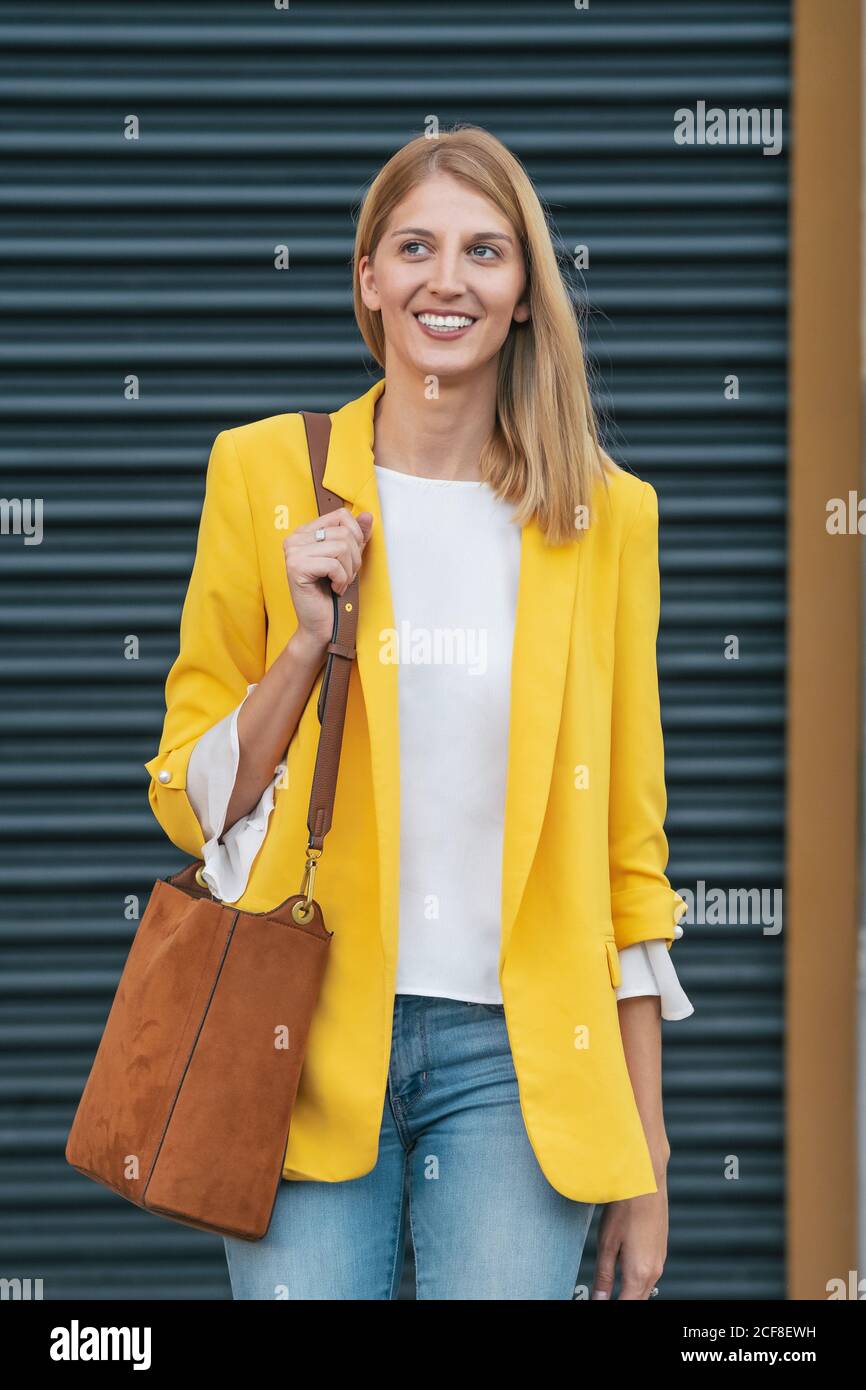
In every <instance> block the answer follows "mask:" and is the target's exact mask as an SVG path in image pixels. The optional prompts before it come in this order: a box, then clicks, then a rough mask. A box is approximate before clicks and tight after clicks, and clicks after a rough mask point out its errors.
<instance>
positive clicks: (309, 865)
mask: <svg viewBox="0 0 866 1390" xmlns="http://www.w3.org/2000/svg"><path fill="white" fill-rule="evenodd" d="M321 857H322V851H321V850H320V849H308V850H307V862H306V864H305V865H304V877H303V880H302V882H301V889H300V891H301V892H302V893H303V895H304V901H303V902H302V903H293V905H292V916H293V917H294V919H295V921H296V922H309V920H310V918H311V917H312V915H313V884H314V882H315V879H316V865H317V863H318V861H319V860H320V859H321Z"/></svg>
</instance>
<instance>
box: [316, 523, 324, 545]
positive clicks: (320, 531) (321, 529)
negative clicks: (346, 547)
mask: <svg viewBox="0 0 866 1390" xmlns="http://www.w3.org/2000/svg"><path fill="white" fill-rule="evenodd" d="M325 538H326V536H325V528H324V526H317V527H316V540H317V541H323V540H325Z"/></svg>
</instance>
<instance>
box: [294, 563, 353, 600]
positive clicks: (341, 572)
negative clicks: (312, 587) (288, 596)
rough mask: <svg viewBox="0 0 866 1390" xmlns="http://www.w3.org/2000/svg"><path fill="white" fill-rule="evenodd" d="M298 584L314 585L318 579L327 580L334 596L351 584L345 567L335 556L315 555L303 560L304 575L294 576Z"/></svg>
mask: <svg viewBox="0 0 866 1390" xmlns="http://www.w3.org/2000/svg"><path fill="white" fill-rule="evenodd" d="M295 578H296V579H297V581H298V583H299V584H310V583H315V581H316V580H318V579H329V580H330V581H331V588H332V589H333V590H334V592H335V593H336V594H342V593H344V592H345V591H346V589H348V587H349V585H350V584H351V582H352V579H351V576H350V575H349V572H348V571H347V569H346V567H345V565H344V564H343V562H342V561H341V560H340V558H339V556H336V555H322V554H320V553H316V554H315V555H312V556H311V557H310V558H309V560H306V559H305V560H304V573H303V574H297V573H296V574H295Z"/></svg>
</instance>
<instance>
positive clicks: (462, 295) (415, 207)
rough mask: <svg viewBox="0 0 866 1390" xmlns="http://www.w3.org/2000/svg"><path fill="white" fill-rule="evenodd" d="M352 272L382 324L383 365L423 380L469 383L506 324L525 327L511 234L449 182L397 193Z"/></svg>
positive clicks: (464, 187)
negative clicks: (397, 364)
mask: <svg viewBox="0 0 866 1390" xmlns="http://www.w3.org/2000/svg"><path fill="white" fill-rule="evenodd" d="M358 271H359V277H360V286H361V297H362V299H363V301H364V303H365V304H366V306H367V308H368V309H373V310H379V312H380V313H381V315H382V327H383V330H384V333H385V340H386V345H387V356H388V358H389V360H390V359H391V357H392V355H393V356H396V357H398V358H400V359H401V360H402V361H403V362H404V363H405V364H406V366H407V367H409V368H411V369H413V370H415V371H417V372H418V373H419V374H420V375H423V376H427V375H433V376H438V377H440V378H448V377H450V378H452V379H457V378H460V377H466V376H468V375H471V374H472V373H473V372H475V371H477V370H478V369H479V368H480V367H483V366H484V365H485V364H486V363H488V362H490V360H491V359H493V358H495V357H496V355H497V353H498V352H499V350H500V348H501V347H502V344H503V343H504V342H505V339H506V338H507V336H508V333H509V330H510V329H511V325H512V323H513V322H515V321H516V322H518V323H525V322H526V320H527V319H528V318H529V303H528V301H527V300H524V299H523V298H522V296H523V294H524V292H525V289H526V269H525V262H524V258H523V252H522V250H521V246H520V241H519V238H518V236H517V233H516V232H515V230H514V228H513V227H512V225H511V223H510V222H509V221H508V220H507V219H506V218H505V217H503V215H502V213H501V212H499V210H498V209H497V207H496V205H495V204H494V203H492V202H490V200H489V199H488V198H486V197H485V196H484V195H483V194H481V193H477V192H476V191H475V190H474V189H472V188H470V187H469V185H468V184H465V183H462V182H461V181H460V180H459V179H455V178H452V177H451V175H450V174H435V175H431V177H430V178H428V179H425V180H424V182H423V183H420V184H418V186H417V187H416V188H413V189H412V191H411V192H410V193H409V194H407V196H406V197H405V198H404V199H403V201H402V202H401V203H399V204H398V206H397V207H395V208H394V210H393V212H392V214H391V217H390V218H389V220H388V225H387V227H386V228H385V232H384V234H383V236H382V238H381V240H380V242H379V245H378V246H377V248H376V254H375V256H374V257H373V259H372V260H371V258H370V257H369V256H364V257H363V258H362V259H361V261H360V263H359V267H358Z"/></svg>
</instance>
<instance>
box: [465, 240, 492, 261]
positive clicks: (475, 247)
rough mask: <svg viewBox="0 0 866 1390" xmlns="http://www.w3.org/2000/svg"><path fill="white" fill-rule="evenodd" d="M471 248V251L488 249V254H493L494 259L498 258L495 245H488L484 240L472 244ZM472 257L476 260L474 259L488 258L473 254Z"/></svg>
mask: <svg viewBox="0 0 866 1390" xmlns="http://www.w3.org/2000/svg"><path fill="white" fill-rule="evenodd" d="M472 250H473V251H489V252H490V254H491V255H492V256H493V258H494V259H498V258H499V252H498V251H497V250H496V247H495V246H488V245H487V243H486V242H481V243H479V244H478V245H477V246H473V247H472ZM473 259H474V260H476V261H480V260H485V261H486V260H487V259H488V258H487V256H475V257H473Z"/></svg>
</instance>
